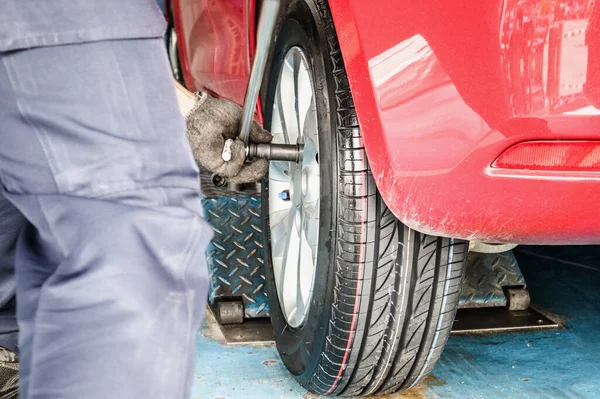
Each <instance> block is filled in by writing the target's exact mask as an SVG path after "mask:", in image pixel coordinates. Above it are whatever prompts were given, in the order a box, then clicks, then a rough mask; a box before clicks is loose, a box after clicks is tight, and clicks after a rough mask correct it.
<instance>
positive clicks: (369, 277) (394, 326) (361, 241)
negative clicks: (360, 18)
mask: <svg viewBox="0 0 600 399" xmlns="http://www.w3.org/2000/svg"><path fill="white" fill-rule="evenodd" d="M283 8H284V9H283V10H282V19H281V21H280V23H279V24H278V27H277V41H276V44H275V49H274V51H273V54H272V57H271V59H270V65H271V68H270V71H268V74H267V76H266V78H265V85H263V87H266V89H265V90H264V91H263V93H262V96H263V105H264V108H263V109H264V117H265V126H270V121H271V117H272V115H271V114H272V111H273V98H274V91H275V86H276V82H277V78H278V74H279V69H280V67H281V63H282V61H283V58H284V56H285V54H286V52H287V50H288V49H289V48H291V47H292V46H299V47H301V48H302V50H303V51H304V52H305V53H306V55H307V58H308V61H309V63H310V69H311V72H312V78H313V81H314V84H315V88H316V90H315V91H316V103H317V110H318V126H319V132H320V133H319V148H320V152H319V167H320V173H321V187H320V190H321V191H320V192H321V206H320V225H319V241H318V252H317V267H316V276H315V282H314V286H313V296H312V301H311V304H310V308H309V313H308V316H307V318H306V321H305V322H304V324H303V325H302V326H301V327H299V328H296V329H294V328H291V327H290V326H289V325H288V324H287V322H286V318H285V317H284V315H283V312H282V310H281V307H280V304H279V301H278V300H277V298H278V296H277V292H276V285H275V280H274V275H273V268H272V262H271V255H270V254H271V247H270V230H269V220H268V217H269V203H268V200H269V195H268V185H267V184H263V190H262V192H263V196H262V201H263V207H262V209H263V216H264V218H263V220H264V224H263V229H264V231H265V232H266V234H264V237H265V242H264V244H265V249H266V251H265V252H266V259H265V264H266V267H267V272H266V279H267V289H268V295H269V298H271V301H270V311H271V321H272V324H273V328H274V331H275V339H276V343H277V348H278V351H279V353H280V355H281V358H282V360H283V362H284V364H285V365H286V367H287V368H288V369H289V370H290V371H291V373H292V374H293V375H294V377H295V378H296V380H297V381H298V382H299V383H300V384H301V385H302V386H303V387H304V388H306V389H307V390H309V391H311V392H314V393H316V394H320V395H344V396H360V395H367V394H368V395H371V394H377V393H389V392H392V391H396V390H399V389H407V388H410V387H411V386H413V385H414V384H415V383H416V382H417V381H418V380H419V379H420V378H422V377H423V376H425V375H427V373H429V372H430V371H431V369H433V366H434V365H435V363H436V361H437V359H438V358H439V356H440V354H441V352H442V349H443V347H444V345H445V343H446V340H447V338H448V335H449V332H450V328H451V326H452V322H453V320H454V315H455V312H456V308H457V306H458V297H459V291H460V287H461V283H462V278H463V271H464V267H465V261H466V254H467V245H466V243H465V242H462V241H457V240H453V239H448V238H438V237H433V236H427V235H424V234H421V233H419V232H416V231H414V230H411V229H410V228H408V227H406V226H404V225H402V224H401V223H400V222H399V221H398V220H397V219H396V218H395V217H394V215H393V214H392V213H391V212H390V210H389V209H388V208H387V207H386V205H385V203H384V202H383V200H382V198H381V196H380V195H379V193H378V191H377V187H376V185H375V183H374V180H373V178H372V175H371V171H370V169H369V166H368V162H367V158H366V153H365V151H364V147H363V144H362V138H361V132H360V128H359V125H358V121H357V117H356V113H355V109H354V104H353V100H352V95H351V92H350V88H349V84H348V79H347V76H346V72H345V68H344V63H343V59H342V56H341V53H340V49H339V44H338V41H337V37H336V34H335V30H334V27H333V23H332V20H331V16H330V12H329V7H328V5H327V1H324V0H292V1H290V2H288V3H287V4H286V5H285V6H284V7H283Z"/></svg>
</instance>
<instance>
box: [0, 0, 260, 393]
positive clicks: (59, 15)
mask: <svg viewBox="0 0 600 399" xmlns="http://www.w3.org/2000/svg"><path fill="white" fill-rule="evenodd" d="M164 29H165V22H164V17H163V16H162V14H161V12H160V11H159V9H158V7H157V5H156V3H155V0H129V1H126V2H123V1H121V0H102V1H89V0H53V1H40V0H6V1H4V2H3V3H2V13H0V60H1V63H0V180H1V182H2V186H3V194H4V196H3V197H0V306H1V309H0V346H1V347H2V348H3V349H2V350H1V351H0V384H1V386H0V388H2V389H3V390H2V392H0V396H1V397H17V395H18V396H19V397H22V398H45V397H61V398H77V399H80V398H90V399H94V398H186V397H189V392H190V388H191V385H190V383H191V377H192V373H193V365H194V358H195V350H194V348H195V335H196V331H197V330H198V328H199V325H200V321H201V319H202V315H203V309H204V306H205V298H206V293H207V292H206V291H207V270H206V261H205V257H204V252H205V248H206V245H207V243H208V241H209V240H210V237H211V235H212V234H211V230H210V228H209V227H208V225H207V224H206V223H205V222H204V221H203V220H202V217H201V214H202V211H201V207H200V196H199V178H198V168H197V166H196V164H195V162H194V157H193V154H192V151H190V144H189V142H188V140H186V136H185V124H184V119H183V117H182V115H181V114H180V111H179V109H178V106H177V100H176V95H175V90H174V85H173V81H172V78H171V74H170V69H169V65H168V61H167V57H166V52H165V48H164V42H163V39H162V36H163V32H164ZM197 98H198V100H197V103H196V104H195V106H194V108H193V110H192V111H191V113H190V114H189V115H188V118H187V120H188V127H189V129H188V136H189V139H190V141H191V142H192V146H193V148H194V155H195V156H196V159H197V160H198V161H201V162H203V163H206V164H207V165H208V166H210V167H211V169H213V170H215V171H217V172H219V173H221V174H222V175H224V176H226V177H230V180H232V181H234V182H238V183H239V182H244V181H255V180H257V179H258V178H260V177H261V176H262V175H263V174H264V173H265V171H266V167H267V163H266V161H259V162H255V163H251V164H245V163H244V159H245V153H244V152H243V143H241V141H239V140H238V141H236V145H235V147H234V151H233V154H232V159H231V161H229V162H224V161H223V160H222V159H221V151H222V148H223V143H224V141H225V139H226V138H234V137H236V135H237V129H238V120H239V118H240V116H241V110H240V108H239V107H237V106H235V105H233V104H231V103H229V102H226V101H223V100H216V99H214V98H212V97H210V96H209V95H207V94H205V93H200V94H199V95H198V97H197ZM270 138H271V136H270V134H269V133H267V132H265V131H264V130H262V128H260V127H259V126H258V125H257V124H255V125H254V127H253V129H252V135H251V140H255V141H257V142H268V141H270ZM219 146H220V147H219ZM240 146H242V147H240ZM15 269H16V281H15V278H14V273H15ZM15 295H16V298H17V300H16V301H15ZM15 308H16V311H17V317H16V318H15ZM17 324H18V326H17ZM17 353H18V355H17ZM17 358H18V359H17ZM17 361H19V362H20V366H19V364H18V363H17ZM19 367H20V381H19V385H20V388H19V389H20V392H19V393H17V387H16V384H17V373H18V371H17V370H18V368H19Z"/></svg>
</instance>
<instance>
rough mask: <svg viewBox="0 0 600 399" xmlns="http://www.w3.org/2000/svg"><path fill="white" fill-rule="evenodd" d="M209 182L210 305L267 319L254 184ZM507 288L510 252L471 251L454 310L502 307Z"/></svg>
mask: <svg viewBox="0 0 600 399" xmlns="http://www.w3.org/2000/svg"><path fill="white" fill-rule="evenodd" d="M210 181H211V179H210V175H207V174H206V173H203V174H202V191H203V194H204V195H205V197H207V198H204V199H203V200H202V205H203V208H204V213H205V217H206V220H207V221H208V223H209V224H210V225H211V226H212V228H213V230H214V232H215V237H214V239H213V240H212V242H211V244H210V245H209V247H208V250H207V261H208V267H209V275H210V297H209V299H210V303H211V304H212V305H215V304H216V303H217V302H218V301H220V300H226V301H231V300H240V301H242V302H243V305H244V313H245V317H246V318H256V317H268V316H269V305H268V298H267V292H266V289H265V271H264V258H265V254H264V249H263V244H262V227H261V199H260V194H258V193H257V192H256V188H255V187H250V188H247V187H246V188H244V190H245V191H244V192H235V191H229V189H228V188H218V187H214V186H213V185H212V184H211V183H210ZM507 287H523V288H526V284H525V279H524V278H523V275H522V274H521V271H520V269H519V266H518V264H517V261H516V259H515V257H514V255H513V253H512V251H508V252H505V253H501V254H478V253H471V254H469V259H468V264H467V272H466V279H465V282H464V284H463V288H462V291H461V295H460V308H462V309H466V308H482V307H505V306H507V304H508V301H507V298H506V295H505V289H506V288H507ZM525 307H526V306H525Z"/></svg>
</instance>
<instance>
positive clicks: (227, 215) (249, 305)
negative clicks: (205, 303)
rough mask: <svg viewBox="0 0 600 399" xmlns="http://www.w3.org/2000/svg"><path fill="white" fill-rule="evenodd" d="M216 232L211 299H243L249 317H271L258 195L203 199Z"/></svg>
mask: <svg viewBox="0 0 600 399" xmlns="http://www.w3.org/2000/svg"><path fill="white" fill-rule="evenodd" d="M202 206H203V208H204V216H205V218H206V220H207V222H208V223H209V224H210V225H211V226H212V228H213V230H214V232H215V236H214V238H213V240H212V241H211V243H210V244H209V246H208V249H207V251H206V258H207V263H208V269H209V277H210V281H209V300H210V303H211V304H215V303H216V302H217V301H218V300H220V299H226V300H232V299H240V300H241V301H242V302H243V304H244V313H245V316H246V317H247V318H255V317H268V315H269V309H268V301H267V292H266V289H265V273H264V250H263V245H262V228H261V219H260V218H261V216H260V215H261V201H260V197H259V196H258V195H249V196H243V195H237V196H219V197H215V198H205V199H203V200H202Z"/></svg>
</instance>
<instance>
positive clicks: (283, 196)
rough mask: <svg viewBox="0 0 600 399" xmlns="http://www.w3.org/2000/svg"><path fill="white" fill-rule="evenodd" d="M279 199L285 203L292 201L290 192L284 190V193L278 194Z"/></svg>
mask: <svg viewBox="0 0 600 399" xmlns="http://www.w3.org/2000/svg"><path fill="white" fill-rule="evenodd" d="M277 197H278V198H279V199H282V200H284V201H289V200H290V190H283V191H282V192H280V193H279V194H277Z"/></svg>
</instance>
